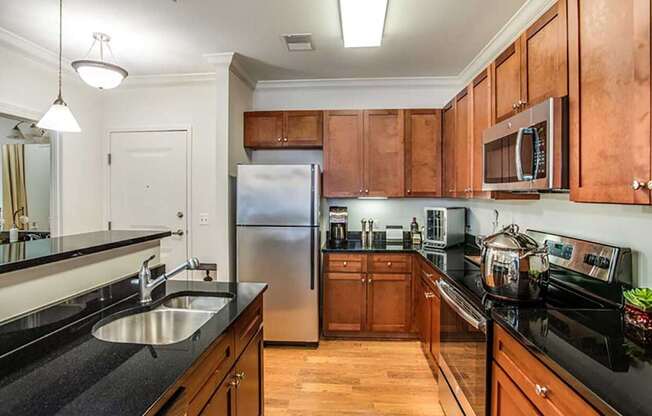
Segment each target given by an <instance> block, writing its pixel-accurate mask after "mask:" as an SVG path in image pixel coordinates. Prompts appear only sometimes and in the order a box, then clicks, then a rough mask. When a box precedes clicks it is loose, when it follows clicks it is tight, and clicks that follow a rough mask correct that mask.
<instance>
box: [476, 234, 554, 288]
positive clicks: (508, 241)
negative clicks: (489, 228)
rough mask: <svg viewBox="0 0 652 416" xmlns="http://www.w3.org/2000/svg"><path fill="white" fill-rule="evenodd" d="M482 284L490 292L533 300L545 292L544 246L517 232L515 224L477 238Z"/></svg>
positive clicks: (546, 254)
mask: <svg viewBox="0 0 652 416" xmlns="http://www.w3.org/2000/svg"><path fill="white" fill-rule="evenodd" d="M479 240H480V241H479V242H480V245H481V247H482V262H481V266H480V269H481V272H482V284H483V285H484V288H485V289H486V290H487V292H489V293H490V294H491V295H492V296H494V297H497V298H500V299H504V300H511V301H535V300H539V299H542V298H543V297H544V296H545V293H546V290H547V288H548V282H549V278H550V264H549V262H548V249H547V247H542V246H539V245H538V244H537V242H536V241H534V240H533V239H532V238H531V237H529V236H528V235H526V234H521V233H520V232H519V228H518V226H517V225H516V224H512V225H508V226H507V227H505V228H503V229H502V230H501V231H500V232H498V233H496V234H492V235H490V236H488V237H484V238H480V239H479Z"/></svg>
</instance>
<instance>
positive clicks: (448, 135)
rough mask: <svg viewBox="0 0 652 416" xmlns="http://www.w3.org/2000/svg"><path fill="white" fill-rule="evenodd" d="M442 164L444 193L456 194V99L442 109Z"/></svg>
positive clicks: (452, 195) (447, 194)
mask: <svg viewBox="0 0 652 416" xmlns="http://www.w3.org/2000/svg"><path fill="white" fill-rule="evenodd" d="M441 118H442V122H441V123H442V153H443V155H444V156H443V159H442V166H443V172H444V178H443V184H442V193H443V195H444V196H447V197H454V196H455V195H456V180H455V173H456V172H455V141H456V140H455V138H456V136H455V100H453V101H451V102H449V103H448V104H446V106H445V107H444V108H443V109H442V113H441Z"/></svg>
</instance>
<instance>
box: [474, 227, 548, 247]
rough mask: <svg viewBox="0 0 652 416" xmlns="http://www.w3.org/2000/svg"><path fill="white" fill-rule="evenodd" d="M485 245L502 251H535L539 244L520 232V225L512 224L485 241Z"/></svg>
mask: <svg viewBox="0 0 652 416" xmlns="http://www.w3.org/2000/svg"><path fill="white" fill-rule="evenodd" d="M482 243H483V245H484V246H485V247H489V248H497V249H501V250H528V251H529V250H534V249H537V248H539V244H537V242H536V241H535V240H534V239H532V237H530V236H528V235H527V234H522V233H520V232H519V228H518V225H516V224H510V225H508V226H507V227H505V228H503V229H502V230H501V231H500V232H498V233H496V234H493V235H490V236H488V237H487V238H485V239H484V240H483V242H482Z"/></svg>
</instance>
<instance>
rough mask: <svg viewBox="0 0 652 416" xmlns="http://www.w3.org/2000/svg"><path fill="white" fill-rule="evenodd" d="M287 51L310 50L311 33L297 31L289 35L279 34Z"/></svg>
mask: <svg viewBox="0 0 652 416" xmlns="http://www.w3.org/2000/svg"><path fill="white" fill-rule="evenodd" d="M281 38H283V41H284V42H285V45H286V46H287V47H288V51H290V52H295V51H312V50H313V49H314V48H313V47H312V33H297V34H291V35H281Z"/></svg>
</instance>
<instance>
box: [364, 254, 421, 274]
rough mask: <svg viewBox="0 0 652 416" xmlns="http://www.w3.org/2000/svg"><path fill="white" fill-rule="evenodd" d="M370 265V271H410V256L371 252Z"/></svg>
mask: <svg viewBox="0 0 652 416" xmlns="http://www.w3.org/2000/svg"><path fill="white" fill-rule="evenodd" d="M370 267H371V270H370V271H371V272H372V273H411V272H412V257H411V256H410V255H405V254H373V255H372V256H371V262H370Z"/></svg>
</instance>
